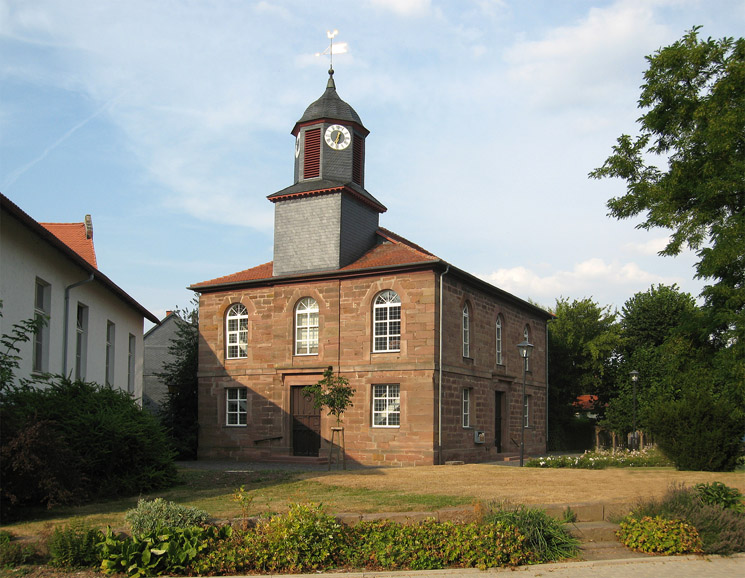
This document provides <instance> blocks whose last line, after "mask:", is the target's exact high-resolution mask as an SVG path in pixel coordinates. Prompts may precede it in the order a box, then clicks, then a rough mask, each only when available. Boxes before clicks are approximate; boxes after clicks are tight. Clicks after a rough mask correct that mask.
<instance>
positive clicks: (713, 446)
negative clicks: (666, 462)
mask: <svg viewBox="0 0 745 578" xmlns="http://www.w3.org/2000/svg"><path fill="white" fill-rule="evenodd" d="M649 429H650V431H651V433H652V435H654V437H655V440H656V442H657V445H658V446H659V447H660V449H661V450H662V451H663V453H665V455H667V456H668V457H669V458H670V459H671V460H672V461H673V463H674V464H675V467H676V468H677V469H678V470H695V471H709V472H731V471H734V469H735V468H736V467H737V460H738V457H739V456H740V440H741V439H742V436H743V434H745V416H743V414H742V412H741V411H739V410H737V408H735V407H733V406H732V404H731V403H730V402H729V401H728V400H727V399H724V398H715V397H714V396H713V395H712V393H711V392H710V391H708V390H706V389H703V388H701V389H698V390H689V391H687V392H686V393H685V394H684V396H683V398H682V399H679V400H676V401H666V402H664V403H659V404H657V405H656V406H654V407H653V408H652V410H651V420H650V428H649Z"/></svg>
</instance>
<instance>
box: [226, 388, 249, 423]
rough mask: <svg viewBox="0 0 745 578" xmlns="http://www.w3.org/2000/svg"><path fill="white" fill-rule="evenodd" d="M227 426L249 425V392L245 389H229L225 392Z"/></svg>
mask: <svg viewBox="0 0 745 578" xmlns="http://www.w3.org/2000/svg"><path fill="white" fill-rule="evenodd" d="M225 425H226V426H227V427H245V426H247V425H248V390H247V389H246V388H245V387H228V388H227V389H226V390H225Z"/></svg>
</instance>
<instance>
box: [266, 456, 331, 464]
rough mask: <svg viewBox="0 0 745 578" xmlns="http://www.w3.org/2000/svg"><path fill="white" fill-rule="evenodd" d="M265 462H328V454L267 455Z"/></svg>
mask: <svg viewBox="0 0 745 578" xmlns="http://www.w3.org/2000/svg"><path fill="white" fill-rule="evenodd" d="M262 461H264V462H270V463H275V464H309V465H312V464H328V463H329V458H328V456H267V457H265V458H262Z"/></svg>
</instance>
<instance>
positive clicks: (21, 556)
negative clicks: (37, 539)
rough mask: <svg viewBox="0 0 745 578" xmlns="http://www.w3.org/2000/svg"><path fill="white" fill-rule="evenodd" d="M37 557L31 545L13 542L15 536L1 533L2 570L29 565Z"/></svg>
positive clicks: (4, 532)
mask: <svg viewBox="0 0 745 578" xmlns="http://www.w3.org/2000/svg"><path fill="white" fill-rule="evenodd" d="M35 555H36V549H35V548H34V547H33V546H32V545H31V544H21V543H20V542H15V541H13V534H11V533H10V532H6V531H5V530H2V531H0V568H15V567H16V566H20V565H21V564H27V563H28V562H30V561H31V559H32V558H33V557H34V556H35Z"/></svg>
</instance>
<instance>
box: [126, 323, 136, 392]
mask: <svg viewBox="0 0 745 578" xmlns="http://www.w3.org/2000/svg"><path fill="white" fill-rule="evenodd" d="M136 348H137V338H136V337H135V336H134V335H132V334H131V333H130V334H129V346H128V350H127V391H128V392H129V393H134V392H135V363H136V361H137V356H136V352H137V351H136Z"/></svg>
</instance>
